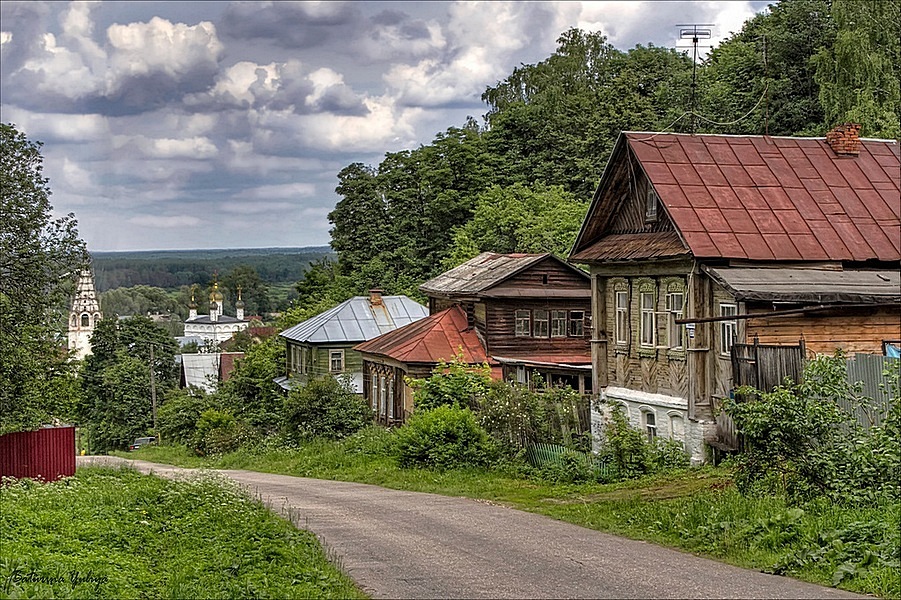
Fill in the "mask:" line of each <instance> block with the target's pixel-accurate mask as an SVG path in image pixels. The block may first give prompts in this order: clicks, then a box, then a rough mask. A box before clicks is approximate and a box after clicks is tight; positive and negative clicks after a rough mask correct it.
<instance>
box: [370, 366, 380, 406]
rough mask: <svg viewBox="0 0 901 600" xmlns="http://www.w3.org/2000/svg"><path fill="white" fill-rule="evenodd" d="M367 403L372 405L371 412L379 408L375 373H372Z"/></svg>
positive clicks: (377, 378)
mask: <svg viewBox="0 0 901 600" xmlns="http://www.w3.org/2000/svg"><path fill="white" fill-rule="evenodd" d="M369 403H370V404H371V405H372V412H378V410H379V376H378V374H377V373H373V374H372V386H371V388H370V390H369Z"/></svg>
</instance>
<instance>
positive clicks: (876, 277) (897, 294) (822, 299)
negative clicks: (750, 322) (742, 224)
mask: <svg viewBox="0 0 901 600" xmlns="http://www.w3.org/2000/svg"><path fill="white" fill-rule="evenodd" d="M706 271H707V272H708V273H709V274H710V275H711V277H712V278H713V279H714V281H716V282H717V283H719V284H721V285H723V286H724V287H726V288H727V289H728V290H730V291H731V292H732V293H733V294H735V296H736V298H738V299H739V300H742V301H748V300H752V301H753V300H757V301H765V302H769V301H773V302H798V303H822V304H833V303H860V304H878V303H894V302H901V273H899V272H898V271H893V270H888V269H885V270H879V271H876V270H842V271H839V270H835V269H792V268H785V269H754V268H743V267H742V268H730V267H717V268H709V269H706Z"/></svg>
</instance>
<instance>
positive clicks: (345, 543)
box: [79, 457, 864, 598]
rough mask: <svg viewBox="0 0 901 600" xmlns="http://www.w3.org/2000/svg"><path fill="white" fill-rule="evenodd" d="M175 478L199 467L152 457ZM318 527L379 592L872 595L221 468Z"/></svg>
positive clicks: (518, 516) (333, 485)
mask: <svg viewBox="0 0 901 600" xmlns="http://www.w3.org/2000/svg"><path fill="white" fill-rule="evenodd" d="M87 464H109V465H112V466H115V465H122V464H130V465H131V466H133V467H134V468H136V469H138V470H139V471H142V472H145V473H151V472H152V473H154V474H156V475H160V476H163V477H174V476H179V475H183V474H186V473H188V474H189V473H192V472H193V471H191V470H189V469H180V468H178V467H171V466H167V465H159V464H154V463H149V462H143V461H126V460H124V459H121V458H112V457H79V465H87ZM217 472H218V473H221V474H223V475H226V476H227V477H230V478H231V479H233V480H235V481H237V482H239V483H240V484H242V485H244V486H246V487H247V488H248V489H249V490H251V491H252V492H253V493H255V494H258V495H259V496H260V497H261V498H262V499H263V501H264V502H267V503H268V504H269V505H270V506H271V507H272V508H273V509H274V510H276V511H279V512H281V513H282V514H284V515H286V516H287V517H289V518H290V519H291V520H292V521H293V522H294V523H295V524H296V525H297V526H298V527H301V528H303V529H307V530H310V531H312V532H314V533H315V534H316V535H317V536H318V537H319V539H320V540H321V541H322V543H323V545H324V546H325V547H326V548H327V549H328V550H330V551H331V552H333V553H334V554H335V555H336V556H337V557H338V560H339V561H340V564H341V566H342V568H343V569H344V570H345V572H347V573H348V575H350V576H351V577H352V578H353V579H354V581H356V582H357V584H358V585H359V586H360V587H361V588H362V589H363V590H364V591H366V592H367V593H369V594H371V595H372V596H373V597H376V598H863V597H864V596H856V595H854V594H850V593H848V592H843V591H841V590H836V589H832V588H825V587H820V586H817V585H812V584H808V583H802V582H799V581H796V580H794V579H789V578H786V577H777V576H774V575H766V574H763V573H758V572H756V571H749V570H746V569H740V568H738V567H733V566H729V565H725V564H722V563H719V562H716V561H712V560H708V559H704V558H698V557H696V556H693V555H691V554H687V553H684V552H680V551H677V550H670V549H667V548H661V547H659V546H655V545H653V544H649V543H646V542H638V541H634V540H628V539H625V538H620V537H616V536H613V535H608V534H605V533H600V532H598V531H593V530H590V529H585V528H583V527H578V526H576V525H571V524H568V523H563V522H561V521H555V520H553V519H550V518H548V517H544V516H541V515H535V514H531V513H527V512H523V511H519V510H514V509H511V508H505V507H500V506H494V505H490V504H487V503H483V502H478V501H475V500H470V499H467V498H452V497H446V496H438V495H434V494H423V493H418V492H402V491H397V490H389V489H385V488H380V487H377V486H372V485H365V484H359V483H345V482H339V481H323V480H319V479H306V478H301V477H290V476H286V475H270V474H267V473H256V472H251V471H217Z"/></svg>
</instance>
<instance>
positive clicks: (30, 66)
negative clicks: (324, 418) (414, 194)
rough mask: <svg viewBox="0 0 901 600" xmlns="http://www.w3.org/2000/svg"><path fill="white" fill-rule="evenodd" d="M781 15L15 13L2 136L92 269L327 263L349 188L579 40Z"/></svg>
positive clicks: (7, 30)
mask: <svg viewBox="0 0 901 600" xmlns="http://www.w3.org/2000/svg"><path fill="white" fill-rule="evenodd" d="M765 7H766V2H758V1H755V2H749V1H729V2H510V3H505V2H286V1H277V2H184V1H181V2H115V1H105V2H33V1H28V2H16V1H13V0H3V2H0V121H2V122H4V123H13V124H15V125H16V127H17V128H18V129H19V130H20V131H23V132H24V133H25V134H26V135H27V136H28V138H29V139H30V140H33V141H40V142H42V143H43V147H42V154H43V157H44V175H45V176H47V177H48V178H49V179H50V188H51V190H52V192H53V195H52V197H51V202H52V203H53V205H54V213H55V214H57V215H62V214H67V213H70V212H72V213H75V215H76V218H77V220H78V223H79V231H80V234H81V237H82V238H83V239H84V240H85V241H86V242H87V245H88V249H89V250H91V251H116V250H120V251H122V250H153V249H193V248H200V249H203V248H264V247H300V246H318V245H325V244H328V242H329V227H330V225H329V222H328V213H329V212H330V211H331V210H332V209H333V208H334V205H335V203H336V202H337V201H338V199H339V197H338V195H337V194H336V193H335V191H334V189H335V186H336V185H337V173H338V172H339V171H340V170H341V169H342V168H344V167H345V166H347V165H349V164H351V163H353V162H362V163H365V164H369V165H373V166H376V165H378V163H379V162H380V161H381V159H382V158H383V157H384V155H385V153H387V152H398V151H401V150H405V149H412V148H416V147H418V146H420V145H423V144H428V143H430V142H431V141H432V139H433V138H434V137H435V134H437V133H439V132H442V131H444V130H446V129H447V128H448V127H454V126H456V127H459V126H462V125H463V124H464V122H465V121H466V117H467V116H473V117H475V118H476V119H477V120H479V121H480V122H481V120H482V117H483V115H484V114H485V112H486V106H485V105H484V104H483V103H482V101H481V94H482V92H483V91H484V90H485V88H486V87H488V86H493V85H495V84H497V83H498V82H499V81H500V80H502V79H504V78H505V77H506V76H507V75H509V74H510V73H511V72H512V70H513V69H514V68H515V67H517V66H519V65H520V64H532V63H536V62H539V61H541V60H543V59H545V58H547V57H548V56H550V55H551V54H552V53H553V52H554V50H555V48H556V40H557V38H558V37H559V35H560V34H561V33H562V32H564V31H566V30H567V29H569V28H571V27H578V28H581V29H583V30H586V31H600V32H602V33H604V35H606V36H607V38H608V41H609V42H610V43H612V44H613V45H614V46H616V47H617V48H620V49H623V50H625V49H628V48H631V47H633V46H635V45H636V44H645V45H646V44H648V43H653V44H654V45H657V46H666V47H673V48H680V49H683V48H687V45H686V42H685V41H681V42H680V41H679V40H678V37H679V28H678V27H677V25H680V24H686V23H709V24H713V25H714V27H713V28H712V29H713V39H712V44H714V45H715V44H716V43H717V42H718V41H721V40H722V39H724V38H725V37H728V36H729V34H730V33H731V32H735V31H738V30H739V29H741V26H742V23H743V22H744V21H745V20H746V19H748V18H750V17H751V16H753V15H754V13H755V12H758V11H761V10H764V9H765Z"/></svg>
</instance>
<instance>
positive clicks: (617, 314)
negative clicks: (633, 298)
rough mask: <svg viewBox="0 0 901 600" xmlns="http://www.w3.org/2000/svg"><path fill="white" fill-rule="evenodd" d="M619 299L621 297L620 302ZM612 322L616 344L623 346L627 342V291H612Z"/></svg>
mask: <svg viewBox="0 0 901 600" xmlns="http://www.w3.org/2000/svg"><path fill="white" fill-rule="evenodd" d="M620 299H623V302H622V304H620ZM613 311H614V324H613V336H614V338H615V339H614V341H615V342H616V343H617V344H618V345H622V346H625V345H627V344H628V343H629V291H628V290H614V291H613Z"/></svg>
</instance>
